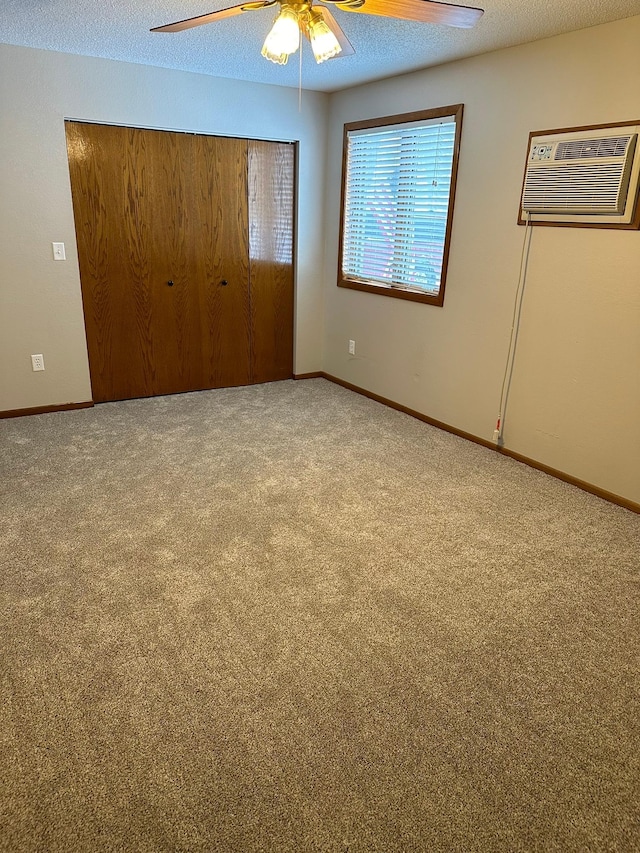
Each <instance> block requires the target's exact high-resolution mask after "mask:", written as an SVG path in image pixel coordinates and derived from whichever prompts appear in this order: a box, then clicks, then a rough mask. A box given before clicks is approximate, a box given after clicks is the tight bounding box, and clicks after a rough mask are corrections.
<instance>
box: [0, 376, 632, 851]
mask: <svg viewBox="0 0 640 853" xmlns="http://www.w3.org/2000/svg"><path fill="white" fill-rule="evenodd" d="M0 475H1V476H0V522H1V523H0V568H1V571H0V679H1V689H2V697H1V699H2V701H1V704H0V744H1V746H0V748H1V755H2V772H1V773H0V850H2V851H11V852H12V853H13V851H15V852H16V853H32V851H33V853H35V851H38V852H39V853H40V851H42V853H85V852H86V853H94V851H95V853H98V851H99V853H103V851H104V852H105V853H106V851H144V852H145V853H147V851H148V853H165V851H166V853H169V851H181V853H182V851H184V853H191V851H194V853H195V852H196V851H198V853H200V851H202V853H210V852H211V851H216V853H217V851H220V853H259V851H260V853H262V851H265V853H316V851H318V853H414V851H415V853H423V852H424V853H431V851H433V853H438V851H461V853H474V851H478V853H494V851H495V853H501V851H504V853H507V851H509V852H510V853H517V851H541V852H542V851H544V853H547V851H558V853H571V851H576V853H578V851H620V853H631V852H632V851H640V714H639V707H640V702H639V693H640V663H639V662H640V615H639V614H640V517H638V516H636V515H633V514H632V513H630V512H627V511H625V510H623V509H621V508H618V507H615V506H612V505H609V504H607V503H605V502H603V501H600V500H599V499H597V498H595V497H593V496H591V495H588V494H586V493H583V492H581V491H578V490H576V489H574V488H572V487H571V486H568V485H566V484H564V483H561V482H559V481H556V480H554V479H552V478H549V477H547V476H545V475H544V474H542V473H540V472H537V471H534V470H531V469H529V468H526V467H524V466H522V465H519V464H518V463H516V462H514V461H512V460H510V459H507V458H504V457H500V456H498V455H497V454H494V453H491V452H490V451H487V450H485V449H483V448H481V447H478V446H476V445H473V444H470V443H468V442H466V441H464V440H462V439H458V438H456V437H454V436H451V435H448V434H446V433H443V432H440V431H439V430H437V429H434V428H432V427H429V426H427V425H425V424H423V423H420V422H418V421H416V420H413V419H412V418H410V417H407V416H405V415H403V414H400V413H398V412H395V411H393V410H390V409H387V408H385V407H383V406H381V405H379V404H377V403H375V402H372V401H370V400H367V399H365V398H363V397H360V396H358V395H356V394H353V393H351V392H349V391H346V390H345V389H343V388H340V387H338V386H335V385H333V384H331V383H329V382H326V381H325V380H321V379H317V380H307V381H303V382H281V383H272V384H268V385H261V386H253V387H249V388H236V389H225V390H218V391H209V392H200V393H196V394H188V395H178V396H175V397H160V398H155V399H147V400H134V401H127V402H122V403H113V404H103V405H100V406H97V407H95V408H94V409H85V410H80V411H75V412H66V413H58V414H49V415H40V416H37V417H30V418H19V419H14V420H5V421H0Z"/></svg>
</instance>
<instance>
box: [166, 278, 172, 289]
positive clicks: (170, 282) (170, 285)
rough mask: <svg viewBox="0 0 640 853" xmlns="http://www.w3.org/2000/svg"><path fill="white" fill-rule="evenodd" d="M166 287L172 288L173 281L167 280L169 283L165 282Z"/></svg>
mask: <svg viewBox="0 0 640 853" xmlns="http://www.w3.org/2000/svg"><path fill="white" fill-rule="evenodd" d="M167 285H168V286H169V287H173V279H169V281H168V282H167Z"/></svg>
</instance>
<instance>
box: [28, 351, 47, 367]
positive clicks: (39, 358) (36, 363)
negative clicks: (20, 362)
mask: <svg viewBox="0 0 640 853" xmlns="http://www.w3.org/2000/svg"><path fill="white" fill-rule="evenodd" d="M31 367H32V369H33V370H44V356H43V355H42V353H40V354H39V355H32V356H31Z"/></svg>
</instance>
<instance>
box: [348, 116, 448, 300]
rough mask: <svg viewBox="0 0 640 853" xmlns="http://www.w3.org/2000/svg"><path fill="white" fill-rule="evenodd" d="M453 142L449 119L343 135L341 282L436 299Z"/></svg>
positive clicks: (371, 129)
mask: <svg viewBox="0 0 640 853" xmlns="http://www.w3.org/2000/svg"><path fill="white" fill-rule="evenodd" d="M455 140H456V119H455V116H454V115H450V116H446V117H444V118H438V119H435V120H434V119H427V120H425V121H421V122H411V123H410V124H397V125H387V126H385V127H374V128H370V129H355V130H353V131H348V133H347V162H346V175H345V193H344V216H343V234H342V274H343V278H345V279H351V280H353V281H363V282H372V283H376V282H378V283H381V284H384V285H387V286H391V287H401V288H403V289H410V290H416V291H419V292H423V293H426V294H431V295H437V294H438V293H439V291H440V287H441V279H442V267H443V257H444V249H445V241H446V237H447V223H448V219H449V197H450V194H451V181H452V168H453V162H454V150H455Z"/></svg>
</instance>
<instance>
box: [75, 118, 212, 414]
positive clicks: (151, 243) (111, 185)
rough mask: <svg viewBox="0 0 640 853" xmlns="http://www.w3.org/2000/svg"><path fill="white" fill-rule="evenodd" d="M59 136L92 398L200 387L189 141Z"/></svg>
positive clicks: (89, 128) (88, 130) (170, 136)
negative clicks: (68, 193) (67, 180)
mask: <svg viewBox="0 0 640 853" xmlns="http://www.w3.org/2000/svg"><path fill="white" fill-rule="evenodd" d="M66 131H67V147H68V154H69V168H70V176H71V188H72V196H73V206H74V215H75V222H76V235H77V240H78V259H79V264H80V278H81V284H82V297H83V303H84V313H85V326H86V332H87V345H88V350H89V365H90V370H91V384H92V389H93V397H94V400H95V401H96V402H100V401H104V400H120V399H126V398H128V397H144V396H149V395H154V394H167V393H171V392H174V391H186V390H191V389H194V388H198V387H202V369H201V360H202V359H201V341H200V331H199V306H198V302H199V297H198V293H199V289H198V282H197V280H196V277H197V267H196V265H195V263H194V259H195V252H194V251H193V247H192V237H191V231H192V230H193V229H194V227H197V223H194V221H193V217H192V214H191V211H192V209H193V201H192V195H193V190H192V186H191V184H192V182H191V180H190V178H189V176H188V173H189V168H190V167H189V166H188V164H189V162H190V159H191V158H190V151H189V150H188V148H186V149H185V142H187V143H190V140H188V139H186V138H185V137H184V135H183V134H178V133H158V132H155V131H146V130H137V129H133V128H120V127H111V126H105V125H93V124H79V123H73V122H68V123H67V125H66ZM170 282H171V284H170Z"/></svg>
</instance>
